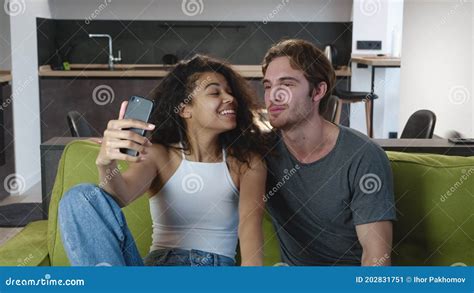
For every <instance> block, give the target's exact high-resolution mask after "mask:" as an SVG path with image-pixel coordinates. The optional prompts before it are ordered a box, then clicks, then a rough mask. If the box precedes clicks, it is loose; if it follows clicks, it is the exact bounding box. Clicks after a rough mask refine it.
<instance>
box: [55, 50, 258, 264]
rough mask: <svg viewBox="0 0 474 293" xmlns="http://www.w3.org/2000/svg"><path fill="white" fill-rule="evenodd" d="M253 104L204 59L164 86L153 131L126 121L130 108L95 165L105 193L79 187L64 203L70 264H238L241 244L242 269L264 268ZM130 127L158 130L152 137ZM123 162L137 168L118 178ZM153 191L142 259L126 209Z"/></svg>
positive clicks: (183, 65) (183, 66) (110, 129)
mask: <svg viewBox="0 0 474 293" xmlns="http://www.w3.org/2000/svg"><path fill="white" fill-rule="evenodd" d="M253 101H254V98H253V97H252V95H251V93H250V92H249V89H248V87H247V85H246V82H245V80H244V79H243V78H242V77H241V76H240V75H239V74H237V73H236V72H235V71H233V70H232V69H231V68H230V66H228V65H226V64H225V63H222V62H220V61H217V60H215V59H212V58H209V57H206V56H200V55H197V56H195V57H194V58H192V59H190V60H188V61H185V62H180V63H179V64H177V65H176V67H175V68H174V69H173V70H172V71H171V72H170V73H169V74H168V75H167V76H166V77H165V78H164V79H163V81H162V82H161V83H160V84H159V86H158V87H157V89H156V93H155V111H154V113H153V115H152V118H151V121H152V122H153V124H147V123H145V122H142V121H138V120H133V119H123V116H124V113H125V109H126V103H127V102H123V103H122V105H121V109H120V115H119V119H118V120H111V121H109V123H108V125H107V129H106V130H105V132H104V137H103V140H102V142H101V149H100V153H99V155H98V157H97V159H96V165H97V168H98V171H99V177H100V182H101V184H100V185H99V186H100V187H99V186H97V185H93V184H79V185H77V186H74V187H73V188H71V189H70V190H68V191H67V192H66V193H65V194H64V196H63V198H62V200H61V202H60V207H59V222H60V228H61V237H62V241H63V244H64V247H65V250H66V253H67V255H68V258H69V260H70V262H71V264H72V265H88V266H94V265H101V264H104V265H143V264H145V265H151V266H153V265H192V266H193V265H211V266H215V265H234V264H235V255H236V247H237V241H238V240H240V253H241V264H242V265H245V266H246V265H250V266H255V265H262V262H263V255H262V246H263V235H262V216H263V209H264V205H263V199H262V195H263V194H264V193H265V180H266V167H265V163H264V162H263V160H262V156H263V155H264V154H265V151H266V149H265V148H264V143H263V140H262V135H261V133H260V130H259V129H258V128H257V127H256V126H255V124H254V123H253V115H252V113H251V110H252V108H253ZM131 127H135V128H141V129H146V130H149V131H151V132H152V135H151V139H150V140H149V139H148V138H145V137H143V136H140V135H138V134H136V133H134V132H132V131H129V130H127V128H131ZM120 148H129V149H133V150H136V151H138V152H139V154H140V155H139V156H138V157H133V156H129V155H126V154H123V153H120V151H119V149H120ZM117 160H125V161H128V162H130V167H129V168H128V169H127V170H126V171H125V172H123V173H120V172H116V171H115V172H114V170H117ZM109 174H115V175H114V176H109V178H106V177H107V176H108V175H109ZM110 178H111V179H110ZM146 191H148V192H149V194H150V195H151V196H150V198H149V203H150V212H151V217H152V221H153V235H152V240H153V241H152V245H151V247H150V252H149V254H148V255H147V256H146V257H145V258H144V259H142V258H141V257H140V255H139V253H138V250H137V247H136V245H135V242H134V239H133V237H132V235H131V234H130V231H129V229H128V227H127V223H126V221H125V218H124V216H123V214H122V212H121V209H120V207H123V206H126V205H127V204H129V203H131V202H132V201H134V200H135V199H136V198H137V197H139V196H140V195H142V194H144V193H145V192H146Z"/></svg>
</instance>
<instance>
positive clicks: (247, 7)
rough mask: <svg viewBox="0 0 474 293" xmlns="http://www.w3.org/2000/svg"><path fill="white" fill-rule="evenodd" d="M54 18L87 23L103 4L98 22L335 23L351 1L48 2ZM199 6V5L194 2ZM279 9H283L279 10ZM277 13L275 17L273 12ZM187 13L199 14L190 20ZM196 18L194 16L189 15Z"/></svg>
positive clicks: (343, 19) (343, 16)
mask: <svg viewBox="0 0 474 293" xmlns="http://www.w3.org/2000/svg"><path fill="white" fill-rule="evenodd" d="M49 2H50V7H51V13H52V17H53V18H58V19H84V18H86V17H87V16H89V15H91V14H92V13H94V11H95V10H96V9H97V7H98V6H99V5H100V4H104V3H107V8H106V9H103V10H102V11H101V13H99V15H98V17H97V19H112V20H115V19H121V20H122V19H124V20H135V19H136V20H222V21H261V20H263V19H265V18H266V17H267V16H269V15H270V14H271V15H273V14H274V16H272V18H271V20H273V21H334V22H346V21H349V20H350V17H351V8H352V0H317V1H314V0H259V1H254V0H241V1H240V0H239V1H222V0H205V1H201V3H203V5H202V6H201V5H200V4H198V6H199V9H198V10H193V9H192V7H197V6H193V5H191V4H189V6H188V7H189V9H187V10H186V9H183V7H182V3H183V2H188V3H190V2H193V1H189V0H187V1H186V0H185V1H181V0H161V1H153V0H134V1H129V0H128V1H127V0H102V1H97V2H93V1H89V2H87V1H77V0H49ZM194 2H196V3H199V1H194ZM279 5H280V9H278V8H277V7H278V6H279ZM274 10H275V11H276V13H273V11H274ZM184 11H188V12H193V11H196V13H197V12H198V11H199V12H201V13H197V14H196V15H194V16H189V15H187V14H185V13H184ZM190 14H193V13H190Z"/></svg>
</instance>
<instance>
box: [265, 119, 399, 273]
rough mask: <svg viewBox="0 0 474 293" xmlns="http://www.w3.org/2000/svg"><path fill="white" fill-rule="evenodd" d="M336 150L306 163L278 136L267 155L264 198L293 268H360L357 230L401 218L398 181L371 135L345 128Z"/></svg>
mask: <svg viewBox="0 0 474 293" xmlns="http://www.w3.org/2000/svg"><path fill="white" fill-rule="evenodd" d="M339 129H340V132H339V135H338V138H337V141H336V145H335V146H334V148H333V149H332V150H331V151H330V152H329V154H327V155H326V156H325V157H323V158H322V159H320V160H318V161H316V162H312V163H309V164H304V163H300V162H298V161H297V160H296V158H295V157H294V156H293V155H292V154H291V153H290V152H289V151H288V149H287V147H286V145H285V143H284V142H283V140H282V139H281V137H278V139H277V140H278V142H277V143H276V149H275V150H276V152H275V153H276V155H269V156H267V157H266V161H267V166H268V179H267V192H266V194H265V195H264V200H265V201H266V204H267V209H268V211H269V213H270V215H271V217H272V221H273V224H274V225H275V229H276V231H277V235H278V239H279V242H280V251H281V256H282V261H283V262H285V263H288V264H289V265H299V266H303V265H315V266H316V265H360V264H361V256H362V248H361V245H360V243H359V241H358V238H357V234H356V230H355V226H356V225H360V224H365V223H371V222H377V221H384V220H396V211H395V203H394V197H393V182H392V174H391V169H390V164H389V161H388V158H387V156H386V154H385V152H384V151H383V150H382V149H381V148H380V147H379V146H378V145H376V144H375V143H373V142H372V141H371V140H370V139H369V138H368V137H367V136H365V135H363V134H362V133H360V132H357V131H355V130H353V129H350V128H347V127H343V126H340V127H339Z"/></svg>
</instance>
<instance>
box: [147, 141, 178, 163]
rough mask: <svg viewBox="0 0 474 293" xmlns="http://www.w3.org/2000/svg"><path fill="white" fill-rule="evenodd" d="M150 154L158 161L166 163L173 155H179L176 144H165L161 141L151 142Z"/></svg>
mask: <svg viewBox="0 0 474 293" xmlns="http://www.w3.org/2000/svg"><path fill="white" fill-rule="evenodd" d="M150 152H151V155H152V157H153V158H154V159H156V160H157V161H158V162H159V163H167V162H169V161H170V160H171V159H173V158H175V157H180V149H179V146H178V145H171V146H167V145H164V144H161V143H153V145H152V146H151V148H150Z"/></svg>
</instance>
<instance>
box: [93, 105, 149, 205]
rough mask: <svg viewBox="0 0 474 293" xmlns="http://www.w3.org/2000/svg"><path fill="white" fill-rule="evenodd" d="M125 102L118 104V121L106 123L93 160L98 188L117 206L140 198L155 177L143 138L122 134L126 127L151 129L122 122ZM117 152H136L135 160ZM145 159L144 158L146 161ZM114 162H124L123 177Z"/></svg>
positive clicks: (134, 123)
mask: <svg viewBox="0 0 474 293" xmlns="http://www.w3.org/2000/svg"><path fill="white" fill-rule="evenodd" d="M126 107H127V102H122V105H121V107H120V114H119V119H118V120H110V121H109V123H108V124H107V129H106V130H105V131H104V137H103V139H102V143H101V148H100V151H99V154H98V156H97V159H96V165H97V169H98V171H99V187H101V188H102V189H104V190H105V191H106V192H108V193H109V194H110V195H112V196H113V197H114V198H115V199H116V201H117V203H118V204H119V205H120V206H122V207H123V206H126V205H127V204H129V203H130V202H132V201H133V200H134V199H136V198H137V197H138V196H140V195H141V194H143V193H144V192H145V191H146V190H148V188H149V187H150V185H151V182H152V181H153V179H154V178H155V176H156V172H157V169H156V166H155V163H154V162H153V160H152V158H153V157H154V156H153V155H151V156H150V157H151V158H150V157H148V155H147V153H149V152H153V147H152V143H151V142H150V141H148V139H146V138H145V137H143V136H141V135H139V134H137V133H135V132H133V131H130V130H126V129H127V128H130V127H136V128H142V129H148V130H150V129H152V128H149V127H148V124H147V123H145V122H143V121H138V120H133V119H123V117H124V115H125V109H126ZM120 148H130V149H133V150H136V151H138V152H140V155H139V156H138V157H133V156H130V155H127V154H122V153H121V152H120ZM147 157H148V158H147ZM117 160H125V161H128V162H129V164H130V166H129V168H128V170H127V171H126V172H124V173H123V174H122V173H121V172H120V171H121V170H120V169H119V168H118V165H117Z"/></svg>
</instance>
